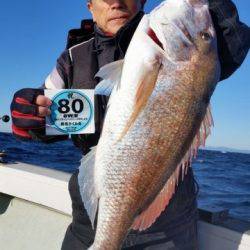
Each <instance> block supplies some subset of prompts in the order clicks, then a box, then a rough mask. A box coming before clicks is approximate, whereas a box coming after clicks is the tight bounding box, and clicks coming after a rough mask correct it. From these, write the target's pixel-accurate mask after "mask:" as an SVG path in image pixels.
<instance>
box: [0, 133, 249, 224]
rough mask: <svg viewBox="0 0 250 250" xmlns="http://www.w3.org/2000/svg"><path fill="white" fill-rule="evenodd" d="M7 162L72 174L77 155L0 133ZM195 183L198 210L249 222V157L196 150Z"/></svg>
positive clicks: (65, 144)
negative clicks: (215, 211) (212, 209)
mask: <svg viewBox="0 0 250 250" xmlns="http://www.w3.org/2000/svg"><path fill="white" fill-rule="evenodd" d="M1 150H5V151H6V153H7V158H6V160H8V161H9V162H24V163H29V164H34V165H38V166H42V167H46V168H53V169H57V170H61V171H65V172H69V173H73V172H74V171H75V170H76V169H77V168H78V166H79V165H80V159H81V157H82V156H81V152H80V150H79V149H77V148H76V147H75V146H74V145H73V143H72V142H71V141H70V140H66V141H61V142H56V143H52V144H43V143H38V142H30V141H26V142H25V141H21V140H18V139H16V138H15V137H13V136H12V134H8V133H0V151H1ZM192 166H193V169H194V174H195V178H196V180H197V182H198V184H199V195H198V204H199V206H200V207H205V208H206V207H208V208H209V207H216V208H217V209H218V208H219V209H222V210H223V209H229V211H230V215H232V216H234V217H237V218H241V219H243V220H248V221H250V154H243V153H232V152H231V153H230V152H225V151H222V152H220V151H209V150H200V151H199V154H198V157H197V159H196V160H195V161H194V162H193V165H192Z"/></svg>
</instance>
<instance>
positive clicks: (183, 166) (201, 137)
mask: <svg viewBox="0 0 250 250" xmlns="http://www.w3.org/2000/svg"><path fill="white" fill-rule="evenodd" d="M212 126H213V118H212V115H211V110H210V106H209V107H208V108H207V113H206V115H205V118H204V120H203V122H202V123H201V126H200V129H199V131H198V133H197V135H196V136H195V138H194V140H193V143H192V145H191V147H190V148H189V150H188V151H187V153H186V154H185V156H184V157H183V159H182V161H181V163H180V164H179V165H178V166H177V168H176V170H175V171H174V173H173V174H172V175H171V177H170V178H169V179H168V181H167V183H166V184H165V185H164V187H163V189H162V190H161V192H160V193H159V194H158V195H157V196H156V198H155V199H154V201H153V202H152V203H151V205H149V206H148V208H147V209H146V210H144V211H143V212H142V213H141V214H140V215H138V216H137V217H136V218H135V221H134V223H133V225H132V229H133V230H139V231H143V230H146V229H147V228H149V227H150V226H151V225H152V224H153V223H154V222H155V221H156V219H157V218H158V217H159V216H160V215H161V213H162V212H163V211H164V210H165V209H166V207H167V205H168V204H169V201H170V200H171V198H172V197H173V194H174V193H175V189H176V186H177V185H178V179H179V176H180V174H181V175H182V180H183V178H184V176H185V174H186V173H187V169H188V167H189V166H190V165H191V160H192V158H195V157H196V155H197V151H198V148H199V147H200V146H204V145H205V140H206V138H207V137H208V135H209V134H210V129H211V127H212Z"/></svg>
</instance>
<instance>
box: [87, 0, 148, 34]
mask: <svg viewBox="0 0 250 250" xmlns="http://www.w3.org/2000/svg"><path fill="white" fill-rule="evenodd" d="M145 2H146V0H91V1H90V2H89V3H88V8H89V10H90V12H91V13H92V16H93V20H94V21H95V22H96V24H97V26H98V27H99V28H100V29H101V30H102V31H103V32H105V33H106V34H108V35H115V34H116V33H117V31H118V30H119V29H120V28H121V27H122V26H123V25H124V24H126V23H127V22H128V21H129V20H131V19H132V18H133V17H134V16H135V15H136V14H137V13H138V11H139V10H141V9H142V5H143V3H145Z"/></svg>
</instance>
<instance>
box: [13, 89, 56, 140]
mask: <svg viewBox="0 0 250 250" xmlns="http://www.w3.org/2000/svg"><path fill="white" fill-rule="evenodd" d="M50 105H51V100H50V99H49V98H47V97H45V96H44V90H43V89H30V88H27V89H21V90H19V91H17V92H16V93H15V95H14V97H13V100H12V103H11V116H12V123H13V124H12V131H13V134H14V135H16V136H17V137H21V138H23V139H32V136H31V134H30V131H31V130H33V131H34V132H35V131H39V133H41V132H42V133H43V134H44V132H45V116H47V115H50V110H49V106H50Z"/></svg>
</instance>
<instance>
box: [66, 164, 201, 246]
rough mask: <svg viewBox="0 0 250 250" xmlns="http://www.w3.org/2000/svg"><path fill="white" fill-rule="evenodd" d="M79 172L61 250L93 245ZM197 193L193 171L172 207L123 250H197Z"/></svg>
mask: <svg viewBox="0 0 250 250" xmlns="http://www.w3.org/2000/svg"><path fill="white" fill-rule="evenodd" d="M77 175H78V170H77V171H76V172H75V173H74V174H73V175H72V176H71V178H70V181H69V193H70V196H71V199H72V208H73V214H72V215H73V221H72V223H71V224H70V225H69V227H68V229H67V231H66V234H65V238H64V241H63V244H62V249H61V250H84V249H88V247H89V246H90V245H91V244H92V243H93V240H94V234H95V233H94V231H93V229H92V227H91V223H90V220H89V218H88V215H87V212H86V210H85V209H84V206H83V203H82V199H81V195H80V192H79V186H78V181H77ZM196 196H197V190H196V187H195V181H194V177H193V172H192V169H191V168H190V169H189V170H188V174H187V175H186V176H185V178H184V180H183V181H180V182H179V186H178V188H177V191H176V193H175V195H174V197H173V198H172V199H171V201H170V204H169V205H168V207H167V208H166V210H165V211H164V212H163V213H162V214H161V216H160V217H159V218H158V219H157V220H156V222H155V223H154V224H153V225H152V226H151V227H150V228H149V229H147V230H146V231H144V232H140V233H138V232H137V231H132V232H130V234H129V235H128V236H127V238H126V240H125V242H124V245H123V248H122V249H123V250H132V249H133V250H163V249H164V250H165V249H172V250H174V249H176V250H177V249H179V250H196V249H198V243H197V203H196Z"/></svg>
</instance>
